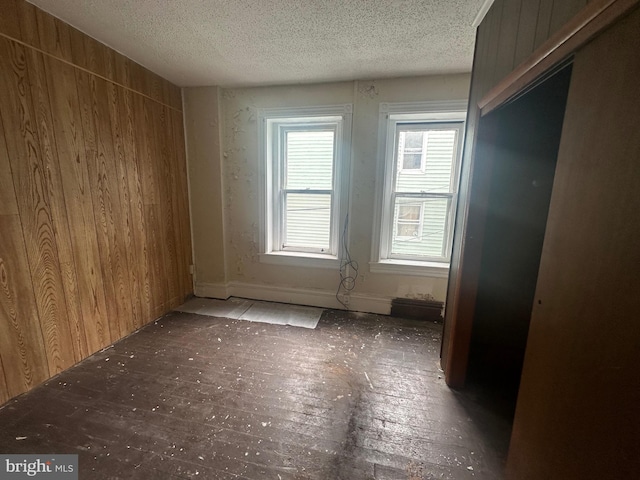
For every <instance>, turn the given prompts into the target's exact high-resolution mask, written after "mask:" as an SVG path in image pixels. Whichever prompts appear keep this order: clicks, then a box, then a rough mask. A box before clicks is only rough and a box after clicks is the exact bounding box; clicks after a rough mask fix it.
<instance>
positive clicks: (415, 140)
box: [401, 131, 424, 150]
mask: <svg viewBox="0 0 640 480" xmlns="http://www.w3.org/2000/svg"><path fill="white" fill-rule="evenodd" d="M401 133H402V134H403V135H404V148H417V149H420V150H422V139H423V137H424V132H423V131H418V132H401Z"/></svg>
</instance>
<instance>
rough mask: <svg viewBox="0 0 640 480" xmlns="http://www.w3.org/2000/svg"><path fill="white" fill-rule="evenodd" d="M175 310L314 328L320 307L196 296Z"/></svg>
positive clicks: (319, 313) (320, 310)
mask: <svg viewBox="0 0 640 480" xmlns="http://www.w3.org/2000/svg"><path fill="white" fill-rule="evenodd" d="M176 310H177V311H179V312H189V313H197V314H199V315H208V316H211V317H222V318H231V319H234V320H247V321H250V322H260V323H271V324H275V325H291V326H294V327H302V328H311V329H313V328H316V326H317V325H318V321H319V320H320V315H322V312H323V309H322V308H315V307H304V306H301V305H287V304H283V303H272V302H259V301H253V300H245V299H242V298H233V297H232V298H230V299H229V300H216V299H212V298H197V297H195V298H192V299H191V300H189V301H187V302H186V303H184V304H182V305H181V306H179V307H178V308H176Z"/></svg>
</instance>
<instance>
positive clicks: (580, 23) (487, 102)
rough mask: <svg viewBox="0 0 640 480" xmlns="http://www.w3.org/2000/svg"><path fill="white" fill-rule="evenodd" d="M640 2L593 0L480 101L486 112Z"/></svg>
mask: <svg viewBox="0 0 640 480" xmlns="http://www.w3.org/2000/svg"><path fill="white" fill-rule="evenodd" d="M639 4H640V0H592V1H591V2H590V3H588V4H587V6H586V7H584V8H583V9H582V10H581V11H580V12H579V13H578V14H577V15H575V16H574V17H573V18H572V19H571V20H570V21H569V22H567V23H566V24H565V25H564V26H563V27H562V28H560V30H558V32H556V33H555V34H553V35H552V36H551V37H550V38H549V39H548V40H547V41H546V42H545V43H543V44H542V45H541V46H540V47H539V48H538V49H536V50H535V51H534V52H533V54H531V55H530V56H529V58H527V59H526V60H525V61H524V62H522V63H521V64H520V65H519V66H518V67H516V68H515V69H514V70H513V71H512V72H511V73H510V74H509V75H507V76H506V77H505V78H504V79H503V80H502V81H501V82H500V83H498V84H497V85H496V86H495V87H494V88H492V89H491V90H490V91H489V92H488V93H487V94H486V95H485V96H484V97H483V98H482V99H481V100H480V101H479V102H478V106H479V107H480V109H481V113H482V115H486V114H487V113H489V112H491V111H492V110H495V109H496V108H497V107H499V106H500V105H502V104H504V103H505V102H506V101H508V100H509V99H511V98H513V97H514V96H515V95H517V94H518V93H519V92H521V91H522V90H523V89H524V88H526V87H527V86H528V85H530V84H531V83H533V82H534V81H535V80H536V79H537V78H539V77H540V76H541V75H543V74H544V73H545V72H546V71H547V70H549V69H550V68H552V67H553V66H554V65H556V64H557V63H559V62H561V61H562V60H564V59H565V58H567V57H568V56H570V55H571V54H572V53H573V52H575V51H576V50H577V49H579V48H580V47H582V46H583V45H584V44H586V43H587V42H589V40H591V39H592V38H593V37H595V36H596V35H598V34H599V33H600V32H601V31H603V30H604V29H605V28H607V27H608V26H609V25H611V24H613V23H614V22H615V21H616V20H618V19H619V18H620V17H622V16H623V15H626V14H627V13H629V12H630V11H631V10H632V9H634V8H636V7H637V6H638V5H639Z"/></svg>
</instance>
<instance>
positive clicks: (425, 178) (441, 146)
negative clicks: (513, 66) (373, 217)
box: [371, 101, 466, 275]
mask: <svg viewBox="0 0 640 480" xmlns="http://www.w3.org/2000/svg"><path fill="white" fill-rule="evenodd" d="M465 111H466V102H463V101H458V102H448V103H444V104H443V103H412V104H382V105H381V112H380V142H379V150H380V155H379V156H380V163H381V168H380V170H379V172H380V174H381V175H382V177H383V179H382V180H383V181H382V182H381V184H382V185H383V191H382V192H381V194H380V195H379V201H378V211H379V215H378V216H377V217H378V218H379V221H378V225H377V230H378V232H377V239H376V240H377V242H376V243H375V244H374V255H373V259H372V263H371V269H372V271H391V272H395V273H414V274H425V275H428V274H433V273H434V272H435V273H436V274H437V273H441V274H443V275H446V269H447V268H448V266H449V261H450V257H451V243H452V238H453V223H454V217H455V211H456V207H457V196H458V193H457V192H458V181H459V165H460V156H461V150H462V137H463V133H464V120H465ZM425 267H426V268H425ZM407 268H409V269H411V271H410V272H409V271H407Z"/></svg>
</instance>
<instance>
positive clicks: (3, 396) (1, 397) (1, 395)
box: [0, 355, 10, 405]
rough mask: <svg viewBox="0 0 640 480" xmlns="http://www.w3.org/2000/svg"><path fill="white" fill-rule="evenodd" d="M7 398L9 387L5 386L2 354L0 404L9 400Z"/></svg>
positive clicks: (0, 357) (0, 362) (0, 358)
mask: <svg viewBox="0 0 640 480" xmlns="http://www.w3.org/2000/svg"><path fill="white" fill-rule="evenodd" d="M9 398H10V397H9V387H8V386H7V379H6V378H5V376H4V364H3V363H2V355H0V405H2V404H3V403H4V402H6V401H7V400H9Z"/></svg>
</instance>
